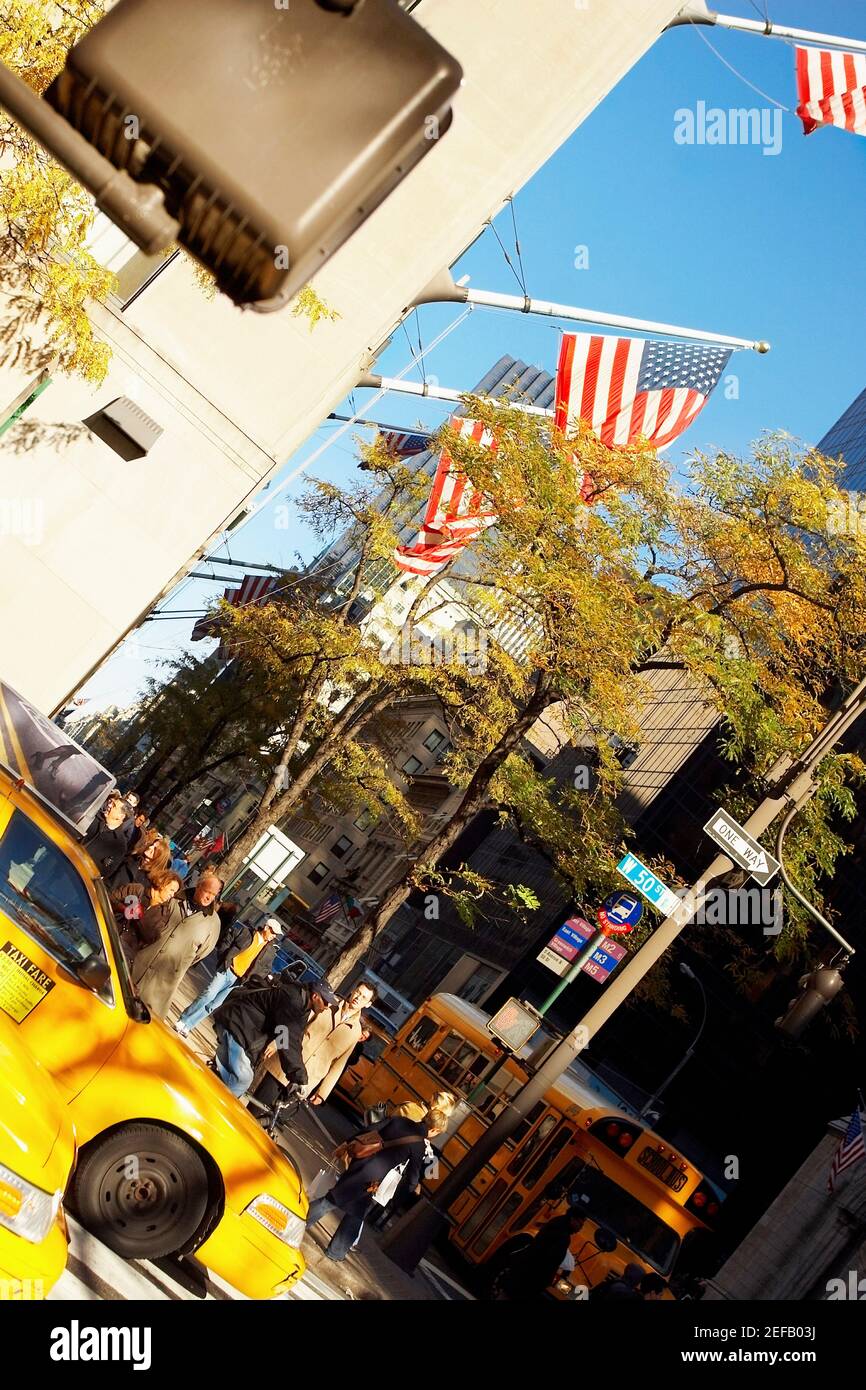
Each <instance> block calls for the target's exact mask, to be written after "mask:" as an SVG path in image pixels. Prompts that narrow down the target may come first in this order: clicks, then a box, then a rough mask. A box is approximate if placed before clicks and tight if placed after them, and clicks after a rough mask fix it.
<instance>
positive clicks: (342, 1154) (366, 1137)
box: [334, 1130, 426, 1168]
mask: <svg viewBox="0 0 866 1390" xmlns="http://www.w3.org/2000/svg"><path fill="white" fill-rule="evenodd" d="M425 1142H426V1141H425V1138H424V1136H423V1135H421V1134H418V1135H407V1136H406V1138H405V1139H383V1138H382V1136H381V1134H377V1133H376V1131H375V1130H371V1131H368V1133H366V1134H358V1135H356V1136H355V1138H354V1139H348V1140H347V1141H346V1143H345V1144H339V1145H338V1146H337V1148H336V1149H335V1150H334V1159H335V1160H336V1162H337V1163H342V1164H343V1166H344V1167H346V1168H348V1166H349V1164H350V1163H360V1162H362V1161H363V1160H364V1159H365V1158H372V1157H373V1155H374V1154H378V1153H381V1152H382V1150H383V1149H396V1148H398V1147H400V1146H402V1145H403V1144H423V1143H425Z"/></svg>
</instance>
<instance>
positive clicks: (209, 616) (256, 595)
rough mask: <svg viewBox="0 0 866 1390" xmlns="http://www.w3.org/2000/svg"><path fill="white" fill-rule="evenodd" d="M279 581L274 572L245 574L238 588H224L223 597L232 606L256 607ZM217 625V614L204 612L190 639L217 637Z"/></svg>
mask: <svg viewBox="0 0 866 1390" xmlns="http://www.w3.org/2000/svg"><path fill="white" fill-rule="evenodd" d="M279 582H280V581H279V577H278V576H277V575H274V574H245V575H244V577H243V579H242V580H241V586H240V588H239V589H225V590H224V591H223V598H224V599H225V600H226V602H227V603H230V604H231V605H232V607H233V608H249V607H257V606H258V605H260V604H262V603H265V602H266V601H267V599H268V598H269V597H270V596H271V594H272V593H273V591H274V589H276V588H277V586H278V585H279ZM218 626H219V615H218V614H214V613H206V614H205V616H204V617H203V618H199V620H198V622H197V623H196V625H195V627H194V628H193V630H192V634H191V638H190V640H191V641H193V642H200V641H201V639H202V638H203V637H218V636H219V632H218V631H217V628H218Z"/></svg>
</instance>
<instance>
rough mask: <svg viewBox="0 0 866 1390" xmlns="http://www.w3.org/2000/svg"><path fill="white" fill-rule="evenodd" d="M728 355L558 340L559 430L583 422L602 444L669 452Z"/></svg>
mask: <svg viewBox="0 0 866 1390" xmlns="http://www.w3.org/2000/svg"><path fill="white" fill-rule="evenodd" d="M730 355H731V349H730V348H722V347H712V346H705V345H703V344H700V345H697V346H696V345H695V344H694V343H676V342H669V343H668V342H657V341H656V340H654V339H643V338H613V337H607V336H602V335H599V334H595V333H563V335H562V343H561V346H560V350H559V365H558V367H557V370H556V412H555V424H556V427H557V429H560V430H565V429H567V428H568V427H569V425H574V424H576V422H577V421H578V420H585V421H586V423H587V424H588V425H589V426H590V427H591V429H592V430H593V432H594V434H596V435H597V436H598V438H599V439H600V440H601V442H602V444H605V445H606V446H607V447H608V448H609V449H610V448H617V447H619V448H625V447H626V446H628V445H629V444H633V443H634V442H635V441H636V440H637V439H638V438H640V437H643V438H645V439H646V440H647V441H648V442H649V443H650V444H651V445H652V447H653V448H654V449H660V448H662V447H663V445H665V444H670V443H671V441H672V440H674V439H676V438H677V436H678V435H680V434H682V433H683V431H684V430H686V429H688V427H689V425H690V424H691V423H692V421H693V420H694V419H695V417H696V416H697V414H698V413H699V411H700V410H702V409H703V407H704V406H705V405H706V403H707V400H708V399H709V397H710V394H711V392H712V390H713V388H714V387H715V386H716V384H717V382H718V380H719V377H720V376H721V374H722V372H723V371H724V369H725V366H726V364H727V361H728V358H729V357H730Z"/></svg>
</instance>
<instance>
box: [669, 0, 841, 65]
mask: <svg viewBox="0 0 866 1390" xmlns="http://www.w3.org/2000/svg"><path fill="white" fill-rule="evenodd" d="M680 24H711V25H718V27H719V28H720V29H734V30H738V31H739V32H740V33H742V34H762V35H763V36H764V37H765V38H768V39H797V40H800V41H802V42H803V43H816V44H820V46H821V47H822V48H844V49H845V50H846V51H847V52H848V53H866V39H845V38H840V36H839V35H838V34H819V33H816V31H815V30H814V29H791V28H789V27H788V26H787V25H784V24H774V22H773V21H772V20H771V19H768V20H766V21H764V20H763V19H742V18H740V16H739V15H733V14H717V13H716V11H715V10H710V9H708V8H707V5H706V2H705V0H690V3H689V4H687V5H684V6H683V8H682V9H681V10H680V12H679V14H678V15H677V16H676V18H675V19H672V20H671V22H670V24H668V25H667V28H668V29H675V28H676V27H677V26H678V25H680Z"/></svg>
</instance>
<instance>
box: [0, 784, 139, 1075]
mask: <svg viewBox="0 0 866 1390" xmlns="http://www.w3.org/2000/svg"><path fill="white" fill-rule="evenodd" d="M66 839H67V832H66V831H65V830H64V829H63V827H62V826H60V825H59V824H57V823H56V822H54V821H53V820H52V818H51V817H50V816H49V815H48V814H47V813H45V812H43V811H42V809H41V808H40V807H36V806H34V805H33V803H32V802H30V799H29V798H28V797H26V796H24V795H22V796H21V797H20V798H19V795H18V793H17V792H15V791H12V792H11V793H10V794H9V795H8V796H7V797H6V798H4V799H3V800H0V1009H2V1010H3V1011H4V1013H6V1014H7V1015H8V1016H9V1018H11V1019H12V1020H13V1021H14V1022H15V1023H16V1024H17V1025H18V1027H19V1029H20V1032H21V1036H22V1038H23V1039H24V1041H25V1042H26V1043H27V1045H28V1046H29V1048H30V1049H31V1051H32V1052H33V1054H34V1055H35V1056H36V1057H37V1058H38V1060H39V1061H40V1062H42V1063H43V1065H44V1066H45V1067H46V1068H47V1070H48V1071H49V1072H50V1073H51V1075H52V1076H53V1078H54V1080H55V1082H56V1084H57V1086H58V1088H59V1090H60V1092H61V1094H62V1095H64V1096H65V1097H66V1099H67V1100H72V1099H73V1097H75V1096H76V1095H77V1094H78V1093H79V1092H80V1091H81V1090H82V1089H83V1087H84V1086H86V1085H87V1083H88V1081H90V1080H91V1078H92V1077H93V1076H94V1075H95V1074H96V1072H97V1071H98V1070H99V1068H100V1067H101V1066H102V1065H103V1064H104V1063H105V1061H106V1060H107V1059H108V1057H109V1056H110V1055H111V1053H112V1052H113V1051H114V1049H115V1047H116V1046H117V1044H118V1042H119V1041H120V1039H121V1038H122V1037H123V1034H124V1032H125V1031H126V1028H127V1026H128V1023H129V1020H128V1017H127V1014H126V1009H125V1007H124V1004H123V1000H122V998H121V994H120V982H119V977H118V973H117V964H116V961H115V960H114V957H113V953H112V950H111V946H110V943H109V940H108V936H107V932H106V929H105V926H104V924H103V922H102V921H101V918H100V912H99V909H98V907H97V898H96V894H95V892H94V889H93V886H92V884H90V883H89V882H88V881H87V880H86V879H85V877H84V876H83V874H82V873H81V871H80V870H79V868H78V867H77V865H76V864H75V862H74V858H73V857H72V855H70V854H67V852H66V851H65V849H64V840H66ZM68 843H69V845H70V846H73V845H74V842H73V841H72V840H71V839H69V841H68ZM72 853H73V854H74V848H73V851H72ZM100 966H101V973H102V975H103V976H104V977H106V978H105V980H104V983H102V984H101V986H100V987H99V988H93V987H91V986H88V985H87V984H85V983H83V981H82V978H81V975H82V971H84V973H85V974H87V973H88V972H89V973H90V975H91V978H93V979H98V977H99V974H100ZM106 966H107V967H108V970H107V971H106Z"/></svg>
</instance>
